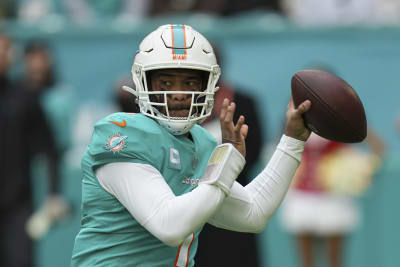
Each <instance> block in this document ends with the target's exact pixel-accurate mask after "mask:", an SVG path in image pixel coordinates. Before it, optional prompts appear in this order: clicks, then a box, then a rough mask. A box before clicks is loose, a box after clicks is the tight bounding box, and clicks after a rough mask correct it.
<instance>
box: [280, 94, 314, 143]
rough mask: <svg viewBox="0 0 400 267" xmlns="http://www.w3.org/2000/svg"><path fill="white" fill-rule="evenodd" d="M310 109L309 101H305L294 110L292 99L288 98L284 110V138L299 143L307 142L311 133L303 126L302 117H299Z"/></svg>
mask: <svg viewBox="0 0 400 267" xmlns="http://www.w3.org/2000/svg"><path fill="white" fill-rule="evenodd" d="M310 108H311V101H310V100H306V101H304V102H303V103H301V104H300V105H299V106H298V108H297V109H296V108H295V107H294V103H293V98H292V97H290V101H289V104H288V106H287V108H286V127H285V135H286V136H290V137H293V138H295V139H298V140H301V141H307V139H308V137H310V134H311V131H310V130H309V129H308V128H307V127H306V126H305V124H304V120H303V117H302V116H301V115H302V114H303V113H304V112H306V111H308V110H309V109H310Z"/></svg>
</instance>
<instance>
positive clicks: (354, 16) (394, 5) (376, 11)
mask: <svg viewBox="0 0 400 267" xmlns="http://www.w3.org/2000/svg"><path fill="white" fill-rule="evenodd" d="M282 9H283V10H284V11H285V13H286V14H287V16H288V17H289V18H291V19H292V20H293V21H295V22H296V23H299V24H306V25H318V26H320V25H324V24H325V25H328V24H329V25H335V24H341V25H342V24H354V23H357V24H374V23H385V22H386V23H393V22H399V21H400V1H398V0H324V1H319V0H282Z"/></svg>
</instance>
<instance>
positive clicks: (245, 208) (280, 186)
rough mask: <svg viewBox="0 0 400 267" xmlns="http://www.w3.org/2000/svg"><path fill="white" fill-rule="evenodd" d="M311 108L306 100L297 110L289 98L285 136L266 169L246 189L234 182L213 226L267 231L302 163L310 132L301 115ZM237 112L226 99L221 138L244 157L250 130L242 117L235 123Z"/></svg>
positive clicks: (232, 104) (221, 117)
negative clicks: (266, 227) (270, 219)
mask: <svg viewBox="0 0 400 267" xmlns="http://www.w3.org/2000/svg"><path fill="white" fill-rule="evenodd" d="M310 107H311V102H310V101H308V100H306V101H304V102H303V103H302V104H300V105H299V107H298V108H297V109H296V108H295V107H294V104H293V100H292V99H290V102H289V104H288V106H287V109H286V128H285V136H284V137H282V139H281V142H280V143H279V145H278V148H277V151H276V152H275V153H274V155H273V157H272V158H271V160H270V162H269V163H268V165H267V167H266V168H265V169H264V170H263V171H262V172H261V173H260V174H259V175H258V176H257V177H256V178H255V179H254V180H253V181H252V182H251V183H250V184H248V185H247V186H246V187H245V188H243V187H241V186H240V185H238V184H237V183H235V185H234V186H233V187H232V190H231V193H230V195H229V197H228V198H227V199H226V201H225V202H224V204H223V205H222V206H221V208H220V209H219V210H218V211H217V213H216V214H215V215H214V216H213V217H212V218H210V220H209V222H210V223H212V224H214V225H215V226H218V227H222V228H226V229H231V230H236V231H245V232H259V231H262V230H263V229H264V227H265V225H266V224H267V222H268V220H269V218H270V217H271V216H272V214H273V213H274V212H275V210H276V209H277V208H278V207H279V205H280V203H281V201H282V199H283V197H284V196H285V194H286V192H287V189H288V188H289V185H290V182H291V180H292V178H293V175H294V172H295V171H296V169H297V167H298V165H299V163H300V159H301V154H302V152H303V149H304V144H305V141H306V140H307V139H308V137H309V136H310V133H311V132H310V130H308V129H307V128H306V127H305V125H304V122H303V119H302V116H301V115H302V114H303V113H304V112H306V111H307V110H309V109H310ZM234 111H235V104H234V103H229V100H228V99H225V101H224V103H223V107H222V110H221V115H220V120H221V131H222V136H223V140H225V142H230V143H232V144H233V145H234V146H235V147H236V148H237V149H238V151H240V152H241V153H242V155H243V156H245V154H246V146H245V138H246V136H247V132H248V127H247V125H245V124H244V118H243V117H242V116H241V117H240V118H239V120H238V122H237V124H236V125H234V124H233V121H232V117H233V113H234Z"/></svg>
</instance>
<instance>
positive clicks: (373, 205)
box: [0, 0, 400, 267]
mask: <svg viewBox="0 0 400 267" xmlns="http://www.w3.org/2000/svg"><path fill="white" fill-rule="evenodd" d="M168 23H172V24H174V23H176V24H188V25H190V26H192V27H193V28H194V29H196V30H198V31H199V32H201V33H202V34H203V35H205V36H206V38H208V39H209V40H210V41H211V42H213V43H216V44H218V48H219V52H220V53H221V54H223V68H222V73H223V77H224V79H225V80H229V82H230V83H231V84H234V85H235V87H237V88H238V90H239V91H240V90H242V91H243V93H245V94H247V95H250V96H251V97H253V98H254V99H255V105H256V110H257V113H258V115H259V120H260V124H261V128H262V129H261V131H262V134H263V141H262V144H260V147H262V148H263V149H262V152H261V154H260V156H259V157H258V159H257V164H255V165H254V168H253V169H252V173H257V172H258V171H259V170H260V168H262V167H263V166H264V165H265V163H266V162H267V161H268V159H269V157H270V155H271V149H272V148H271V147H273V146H274V145H275V144H276V143H277V142H278V141H279V138H280V136H281V134H282V131H283V122H284V119H285V110H286V105H287V103H288V100H289V96H290V81H291V77H292V75H293V74H294V73H295V72H296V71H298V70H301V69H307V68H313V66H327V67H329V69H330V70H332V71H333V72H334V73H336V74H337V75H338V76H340V77H342V78H343V79H344V80H346V81H347V82H348V83H349V84H350V85H352V86H353V88H354V89H355V90H356V91H357V92H358V94H359V96H360V98H361V100H362V102H363V103H364V107H365V110H366V114H367V119H368V125H369V127H370V128H371V129H373V130H374V133H375V134H376V135H377V136H379V138H380V139H381V141H382V142H383V143H384V146H385V150H384V153H382V155H380V159H381V162H380V165H379V166H380V167H379V168H377V169H376V170H375V171H374V173H373V174H372V176H373V177H372V181H371V183H370V186H369V187H368V188H367V189H366V190H365V191H363V192H362V194H358V195H357V196H355V198H357V205H358V206H359V209H360V210H361V213H362V216H361V220H360V223H359V224H358V225H357V227H356V228H355V230H354V231H352V232H351V233H349V234H348V235H346V238H345V240H344V242H345V246H344V247H345V251H344V253H343V256H342V259H343V266H348V267H359V266H360V267H361V266H362V267H377V266H379V267H394V266H400V257H399V253H398V251H399V245H398V244H399V243H400V230H399V225H400V213H399V212H398V208H396V207H397V203H399V200H400V198H399V194H398V190H399V188H400V179H399V178H400V105H399V100H400V85H399V78H398V77H399V76H398V75H399V70H400V1H399V0H324V1H318V0H269V1H267V0H264V1H263V0H251V1H250V0H249V1H239V0H234V1H232V0H231V1H227V0H212V1H209V0H202V1H200V0H152V1H150V0H132V1H129V0H115V1H106V0H97V1H91V0H18V1H15V0H1V4H0V34H1V35H4V36H8V37H9V38H10V40H11V43H12V45H11V48H10V49H9V51H8V52H7V58H8V59H9V62H10V64H9V67H8V71H7V72H6V75H7V78H8V79H9V80H10V81H11V82H12V83H13V84H15V89H14V87H12V88H13V89H12V90H14V92H17V93H18V94H23V91H24V90H27V91H31V92H32V91H34V92H36V93H37V95H36V96H35V97H36V98H35V99H37V101H38V102H39V104H40V106H41V107H42V110H43V113H44V114H45V118H46V121H47V122H48V124H49V125H50V126H49V128H50V130H51V132H52V133H53V139H54V143H55V145H54V144H53V145H54V146H55V148H56V150H57V155H58V156H57V159H58V164H59V165H58V166H59V168H58V174H57V177H58V178H57V179H58V191H57V195H58V196H59V197H60V198H61V199H62V204H60V205H59V206H57V207H58V209H57V211H58V213H57V214H58V215H55V216H53V217H52V218H53V220H50V222H47V224H46V222H45V223H43V222H39V223H37V224H34V222H32V217H30V216H28V217H26V218H27V219H28V220H29V219H30V220H31V221H30V222H32V224H31V228H29V227H28V228H27V229H28V232H29V229H31V231H33V232H35V231H36V232H38V231H39V232H40V233H39V234H36V235H35V233H33V234H31V236H32V238H33V240H34V241H33V251H34V254H33V259H34V262H35V264H36V265H35V266H40V267H52V266H58V267H62V266H69V264H70V257H71V252H72V248H73V244H74V238H75V235H76V233H77V232H78V230H79V226H80V201H81V185H80V182H81V181H80V158H81V156H82V154H83V151H84V149H85V146H86V145H87V144H88V142H89V140H90V137H91V131H92V127H93V125H94V123H95V122H96V121H97V120H99V119H100V118H102V117H103V116H105V115H107V114H109V113H111V112H115V111H118V110H122V109H123V108H122V107H123V105H124V103H123V102H124V101H123V100H121V95H120V92H119V88H120V87H119V86H120V85H121V84H125V85H129V84H130V83H131V80H130V77H129V75H130V68H131V65H132V62H133V58H134V55H135V52H136V50H137V49H138V45H139V43H140V41H141V40H142V39H143V38H144V37H145V36H146V35H147V34H148V33H150V32H151V31H153V30H155V29H156V28H157V27H158V26H159V25H162V24H168ZM35 53H36V55H37V53H38V54H40V55H41V56H40V55H39V56H38V58H32V54H35ZM0 65H1V64H0ZM43 69H45V70H44V72H45V73H47V74H46V75H44V76H45V77H47V78H43V79H42V80H41V79H40V78H37V77H40V74H37V75H38V76H35V73H36V72H39V73H40V72H41V71H40V70H43ZM29 73H31V74H29ZM35 77H36V78H37V79H38V80H39V81H38V82H37V83H36V81H37V79H36V78H35ZM35 79H36V80H35ZM0 86H1V85H0ZM18 94H17V95H18ZM2 97H3V96H2ZM4 99H5V98H4ZM16 103H17V105H18V96H17V101H16ZM6 113H7V111H6ZM2 119H4V118H2ZM5 119H7V116H6V117H5ZM2 131H3V130H2ZM250 131H251V128H250ZM25 138H29V134H27V136H26V137H25ZM45 145H46V144H44V145H41V146H45ZM358 148H359V149H360V150H365V144H359V145H357V149H358ZM38 152H43V151H42V150H40V151H39V150H38ZM249 152H250V153H251V151H249ZM2 153H3V155H5V156H7V153H8V151H4V150H3V152H2ZM42 154H43V153H37V156H34V157H32V161H31V176H30V178H29V179H30V180H31V181H32V187H31V188H30V189H31V190H32V197H33V202H32V203H33V209H32V211H36V212H37V211H38V210H41V211H42V212H43V203H47V202H48V197H47V196H48V195H49V192H50V191H51V186H50V185H48V184H49V183H48V182H47V181H48V176H49V174H48V171H47V169H48V168H49V167H48V166H49V163H48V162H49V160H47V159H46V157H43V156H41V155H42ZM35 155H36V154H35ZM50 157H51V156H49V158H50ZM50 165H51V164H50ZM3 168H11V167H10V166H5V167H3ZM2 178H3V179H7V177H5V176H4V177H2ZM4 190H7V188H5V189H4ZM50 195H51V194H50ZM60 207H61V208H60ZM279 213H280V210H278V214H277V215H275V216H274V217H273V218H272V220H271V222H270V223H269V225H268V226H267V228H266V230H265V231H264V232H263V233H262V234H260V235H258V236H257V244H258V245H257V251H258V255H259V257H260V262H261V265H262V266H285V267H295V266H301V264H300V263H301V262H302V261H301V257H302V255H301V254H300V252H299V250H298V249H297V247H296V242H295V239H294V237H293V235H291V234H290V233H289V232H287V231H286V229H285V227H283V225H282V223H281V220H280V219H279ZM2 225H3V224H2ZM32 225H33V226H32ZM35 225H36V227H35ZM37 225H39V226H37ZM43 225H44V226H43ZM32 227H33V228H32ZM32 229H33V230H32ZM38 229H39V230H38ZM3 231H4V230H2V232H3ZM2 242H3V241H2ZM200 242H201V241H200ZM2 246H4V244H2ZM317 251H319V250H318V249H317ZM325 256H326V255H324V253H323V252H321V253H320V254H319V256H318V255H317V256H316V259H315V261H316V262H317V263H316V265H315V266H329V265H328V264H327V263H325V260H324V257H325ZM3 266H6V265H3Z"/></svg>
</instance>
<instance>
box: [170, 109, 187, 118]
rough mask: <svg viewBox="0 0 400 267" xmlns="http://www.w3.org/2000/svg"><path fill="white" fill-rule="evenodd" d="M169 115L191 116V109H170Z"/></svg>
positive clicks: (176, 116)
mask: <svg viewBox="0 0 400 267" xmlns="http://www.w3.org/2000/svg"><path fill="white" fill-rule="evenodd" d="M169 116H170V117H173V118H187V117H188V116H189V109H180V110H170V111H169Z"/></svg>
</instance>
